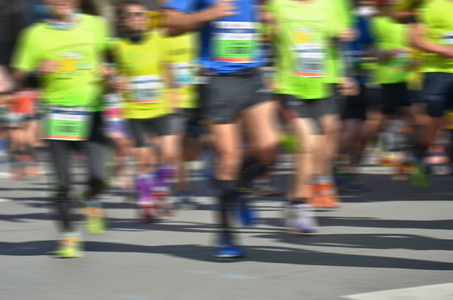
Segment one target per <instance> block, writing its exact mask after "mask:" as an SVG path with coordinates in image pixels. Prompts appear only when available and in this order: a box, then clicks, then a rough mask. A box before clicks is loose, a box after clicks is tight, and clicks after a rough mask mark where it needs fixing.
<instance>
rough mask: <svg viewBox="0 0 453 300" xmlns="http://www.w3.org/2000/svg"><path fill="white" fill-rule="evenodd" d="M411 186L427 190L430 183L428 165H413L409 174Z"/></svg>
mask: <svg viewBox="0 0 453 300" xmlns="http://www.w3.org/2000/svg"><path fill="white" fill-rule="evenodd" d="M410 180H411V184H412V185H413V186H414V187H416V188H428V187H430V186H431V182H430V180H429V177H428V165H427V164H425V163H414V164H413V166H412V169H411V174H410Z"/></svg>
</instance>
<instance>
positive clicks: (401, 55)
mask: <svg viewBox="0 0 453 300" xmlns="http://www.w3.org/2000/svg"><path fill="white" fill-rule="evenodd" d="M409 55H410V54H409V51H408V50H407V49H398V52H397V53H396V56H395V58H394V59H393V67H392V69H394V70H406V69H409V67H410V60H409Z"/></svg>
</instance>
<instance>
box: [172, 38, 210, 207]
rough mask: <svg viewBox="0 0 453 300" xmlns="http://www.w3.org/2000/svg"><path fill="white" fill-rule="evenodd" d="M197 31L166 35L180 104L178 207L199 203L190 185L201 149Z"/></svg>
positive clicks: (192, 205)
mask: <svg viewBox="0 0 453 300" xmlns="http://www.w3.org/2000/svg"><path fill="white" fill-rule="evenodd" d="M197 38H198V35H197V34H196V33H186V34H184V35H181V36H177V37H172V38H169V42H168V43H169V51H170V53H169V54H170V59H171V62H172V75H173V78H174V79H173V81H174V82H175V83H176V84H175V86H176V87H177V88H179V89H180V95H181V99H180V104H181V106H180V108H179V109H178V112H177V119H178V120H177V122H178V123H179V124H177V127H178V131H179V134H180V141H181V145H180V148H181V149H182V151H181V156H180V157H181V161H180V163H179V170H178V178H177V182H178V184H177V186H176V189H177V193H176V196H177V198H178V206H179V207H180V208H181V209H196V208H197V207H198V204H197V203H196V201H195V197H194V195H193V193H192V189H191V186H190V177H191V175H190V172H191V169H190V162H191V161H194V160H196V159H197V157H198V156H199V155H200V153H201V150H202V149H201V148H202V146H201V141H200V138H201V135H202V133H203V127H202V125H201V116H200V114H201V112H200V108H199V101H198V100H199V97H198V93H197V90H196V87H197V86H196V75H197V68H198V67H197V64H196V62H195V56H196V47H195V45H196V39H197Z"/></svg>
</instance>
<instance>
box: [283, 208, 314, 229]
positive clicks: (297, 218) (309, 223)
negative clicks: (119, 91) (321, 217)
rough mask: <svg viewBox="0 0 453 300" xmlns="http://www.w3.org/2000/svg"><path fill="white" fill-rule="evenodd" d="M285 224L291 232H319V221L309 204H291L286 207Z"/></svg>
mask: <svg viewBox="0 0 453 300" xmlns="http://www.w3.org/2000/svg"><path fill="white" fill-rule="evenodd" d="M285 224H286V228H287V230H288V231H289V232H292V233H298V234H314V233H316V232H318V222H317V220H316V217H315V215H314V213H313V210H312V208H311V206H310V205H308V204H295V205H294V204H290V205H288V206H287V207H286V209H285Z"/></svg>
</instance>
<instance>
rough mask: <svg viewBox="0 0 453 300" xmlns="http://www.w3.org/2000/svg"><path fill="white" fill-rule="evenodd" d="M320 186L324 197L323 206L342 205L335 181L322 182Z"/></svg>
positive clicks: (334, 206)
mask: <svg viewBox="0 0 453 300" xmlns="http://www.w3.org/2000/svg"><path fill="white" fill-rule="evenodd" d="M319 188H320V193H321V198H322V200H321V207H322V208H338V207H340V206H341V205H340V199H339V197H338V192H337V187H336V186H335V184H334V183H333V182H320V183H319Z"/></svg>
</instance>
